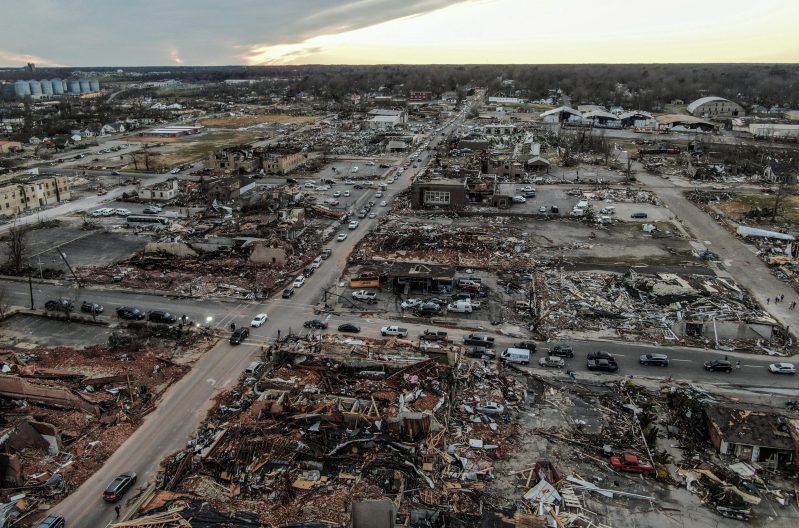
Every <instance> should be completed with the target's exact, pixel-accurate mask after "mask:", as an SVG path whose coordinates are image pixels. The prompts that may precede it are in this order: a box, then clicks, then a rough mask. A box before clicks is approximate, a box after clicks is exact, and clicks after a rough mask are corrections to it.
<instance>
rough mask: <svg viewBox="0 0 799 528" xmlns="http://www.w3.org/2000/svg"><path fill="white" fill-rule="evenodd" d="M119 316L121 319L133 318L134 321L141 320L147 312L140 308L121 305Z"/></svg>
mask: <svg viewBox="0 0 799 528" xmlns="http://www.w3.org/2000/svg"><path fill="white" fill-rule="evenodd" d="M117 317H119V318H120V319H132V320H134V321H141V320H142V319H144V318H145V317H146V315H145V313H144V312H143V311H141V310H139V309H138V308H133V307H132V306H120V307H119V308H117Z"/></svg>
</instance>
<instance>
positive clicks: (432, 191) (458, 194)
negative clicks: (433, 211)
mask: <svg viewBox="0 0 799 528" xmlns="http://www.w3.org/2000/svg"><path fill="white" fill-rule="evenodd" d="M465 205H466V183H465V182H464V181H463V180H458V179H454V178H451V179H440V180H429V181H417V182H414V183H413V185H411V207H413V208H414V209H420V208H424V207H443V208H447V209H461V208H463V207H464V206H465Z"/></svg>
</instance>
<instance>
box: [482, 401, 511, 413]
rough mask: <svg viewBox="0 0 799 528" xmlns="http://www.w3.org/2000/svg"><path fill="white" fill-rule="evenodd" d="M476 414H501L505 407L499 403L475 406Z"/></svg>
mask: <svg viewBox="0 0 799 528" xmlns="http://www.w3.org/2000/svg"><path fill="white" fill-rule="evenodd" d="M477 412H479V413H482V414H502V413H504V412H505V406H504V405H502V404H501V403H494V402H486V403H484V404H483V405H478V406H477Z"/></svg>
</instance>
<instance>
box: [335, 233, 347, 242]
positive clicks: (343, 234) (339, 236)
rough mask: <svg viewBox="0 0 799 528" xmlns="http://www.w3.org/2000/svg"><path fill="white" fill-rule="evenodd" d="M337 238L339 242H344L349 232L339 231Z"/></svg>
mask: <svg viewBox="0 0 799 528" xmlns="http://www.w3.org/2000/svg"><path fill="white" fill-rule="evenodd" d="M336 240H338V241H339V242H344V241H345V240H347V233H339V234H338V236H337V237H336Z"/></svg>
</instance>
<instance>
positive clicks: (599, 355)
mask: <svg viewBox="0 0 799 528" xmlns="http://www.w3.org/2000/svg"><path fill="white" fill-rule="evenodd" d="M588 359H607V360H608V361H611V360H614V359H615V358H614V357H613V354H611V353H610V352H605V351H602V350H598V351H596V352H589V353H588Z"/></svg>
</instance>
